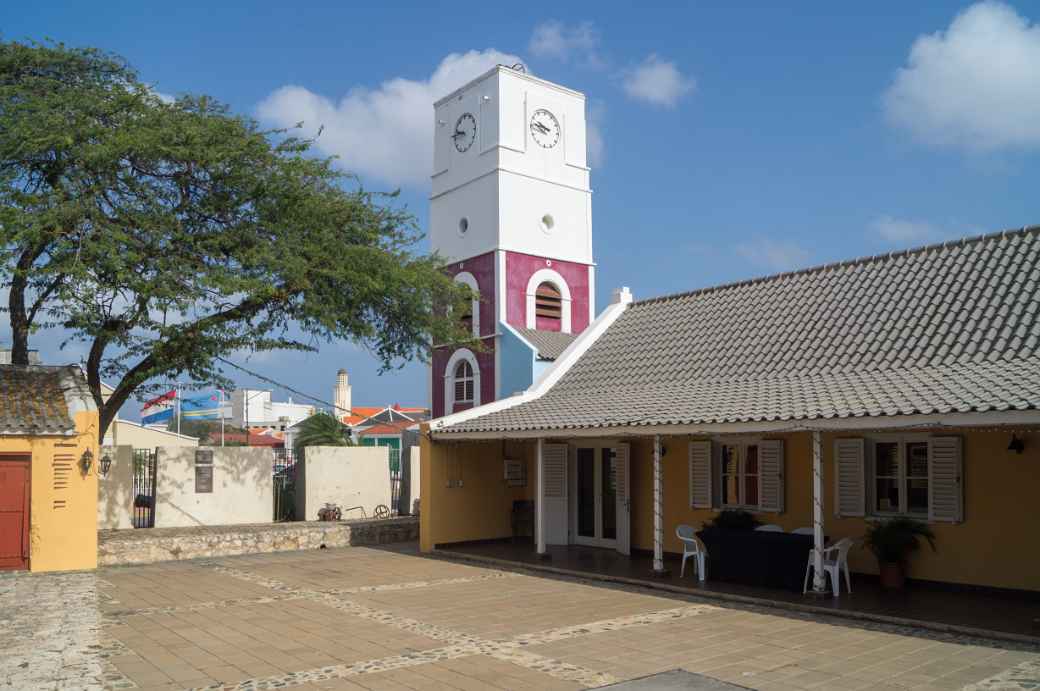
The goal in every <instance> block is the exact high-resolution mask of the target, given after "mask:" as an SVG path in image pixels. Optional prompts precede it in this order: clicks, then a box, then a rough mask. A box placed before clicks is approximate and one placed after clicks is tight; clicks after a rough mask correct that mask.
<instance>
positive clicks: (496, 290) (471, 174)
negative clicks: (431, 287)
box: [430, 65, 595, 417]
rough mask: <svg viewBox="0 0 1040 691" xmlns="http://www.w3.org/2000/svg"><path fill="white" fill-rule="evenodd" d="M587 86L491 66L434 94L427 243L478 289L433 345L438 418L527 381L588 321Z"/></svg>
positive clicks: (590, 275)
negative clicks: (454, 335)
mask: <svg viewBox="0 0 1040 691" xmlns="http://www.w3.org/2000/svg"><path fill="white" fill-rule="evenodd" d="M585 137H586V131H585V96H584V94H581V93H579V92H577V91H572V90H571V89H568V88H566V87H563V86H560V85H558V84H553V83H552V82H548V81H545V80H543V79H538V78H537V77H534V76H532V75H529V74H526V73H525V72H524V71H523V69H522V68H519V69H513V68H510V67H505V66H503V65H499V66H497V67H495V68H494V69H492V70H490V71H488V72H486V73H485V74H483V75H481V76H480V77H477V78H476V79H474V80H473V81H471V82H469V83H468V84H466V85H465V86H463V87H461V88H460V89H458V90H456V91H454V92H452V93H450V94H448V95H447V96H445V97H444V98H442V99H440V100H439V101H437V102H436V103H435V104H434V140H435V141H434V156H433V184H432V190H431V196H430V240H431V245H432V249H433V250H435V251H437V252H439V253H440V254H441V255H442V256H443V257H445V258H446V259H448V260H449V262H450V263H449V264H448V265H447V267H446V269H447V270H448V271H449V272H450V273H451V274H452V275H453V276H454V277H455V280H456V281H459V282H461V283H465V284H466V285H468V286H470V287H471V288H472V289H474V290H475V291H476V293H477V294H478V295H479V299H478V300H475V301H474V303H473V305H472V306H471V310H470V313H469V314H467V315H463V317H462V318H463V319H464V320H466V322H467V323H469V324H471V325H472V329H473V335H474V337H475V338H477V339H479V340H480V342H481V343H482V344H483V347H482V348H481V349H478V350H477V351H474V350H472V349H470V348H467V347H463V346H458V347H456V346H451V345H446V346H441V347H438V348H436V349H435V350H434V354H433V363H432V369H433V371H432V382H431V392H432V407H433V414H434V416H435V417H440V416H442V415H447V414H450V413H453V412H456V411H459V410H464V409H467V408H471V407H473V406H476V405H481V404H483V403H490V402H491V401H494V400H496V399H499V398H502V397H505V396H509V395H512V394H514V393H516V392H518V391H522V390H524V389H526V388H527V387H529V386H530V385H531V383H532V382H533V381H534V380H535V379H536V378H537V377H538V375H539V374H540V373H541V371H542V370H543V369H545V368H546V367H547V366H548V365H550V364H551V363H552V362H553V361H554V360H555V359H556V358H557V357H558V356H559V355H560V354H562V352H563V351H564V350H565V349H566V348H567V346H568V345H570V343H571V341H573V340H574V338H575V337H576V336H577V335H578V334H580V333H581V332H582V331H583V330H584V329H585V328H586V327H587V326H588V325H589V323H590V322H591V321H592V319H593V317H594V313H595V304H594V299H593V293H594V264H593V260H592V204H591V195H592V192H591V190H590V189H589V168H588V165H587V159H586V138H585Z"/></svg>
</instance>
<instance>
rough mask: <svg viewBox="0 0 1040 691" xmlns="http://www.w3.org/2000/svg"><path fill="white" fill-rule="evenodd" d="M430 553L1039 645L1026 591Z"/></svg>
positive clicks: (518, 554) (493, 546) (519, 550)
mask: <svg viewBox="0 0 1040 691" xmlns="http://www.w3.org/2000/svg"><path fill="white" fill-rule="evenodd" d="M437 553H438V554H440V555H443V556H449V557H451V558H458V559H463V560H467V561H475V562H479V563H484V564H488V565H494V566H498V567H502V568H521V569H529V570H534V571H538V572H543V573H547V574H557V575H566V576H572V577H580V578H588V579H592V580H597V581H603V582H608V583H624V584H627V585H635V586H644V587H648V588H654V589H660V590H666V591H670V592H674V593H677V594H681V595H693V596H697V597H704V598H706V599H712V600H718V601H720V602H732V603H738V604H742V605H751V606H766V607H771V608H779V609H785V610H790V611H794V612H803V613H813V614H829V615H837V616H843V617H848V618H851V619H854V620H860V621H870V622H880V623H885V624H891V625H895V626H915V627H922V628H927V629H931V630H936V631H942V632H948V633H950V634H953V635H965V636H981V637H986V638H999V639H1002V640H1012V641H1018V642H1022V643H1027V644H1033V645H1040V596H1037V595H1035V594H1029V593H1022V592H1018V593H1014V592H1003V591H996V590H979V589H965V588H956V587H944V586H941V585H939V584H928V583H919V582H912V583H910V584H908V585H907V587H906V589H905V590H902V591H898V592H892V591H887V590H884V589H882V588H881V587H880V585H879V583H878V580H877V578H876V577H873V576H870V575H865V574H854V575H853V581H852V593H851V594H846V593H844V592H843V593H842V595H841V597H838V598H834V597H829V596H827V597H818V596H814V595H812V594H808V595H802V594H801V593H797V592H791V591H788V590H783V589H778V588H759V587H754V586H746V585H741V584H737V583H727V582H722V581H717V580H711V579H709V580H707V581H704V582H701V581H699V580H698V579H697V576H696V575H695V574H692V573H691V570H690V569H689V564H687V571H686V575H685V577H681V576H680V574H679V570H680V568H679V567H680V558H679V557H678V555H675V554H668V553H666V554H665V555H664V558H663V561H664V572H663V573H657V574H655V573H654V559H653V554H652V553H651V552H647V551H643V550H637V551H635V552H633V553H632V554H630V555H624V554H620V553H618V552H617V551H615V550H612V549H605V548H597V547H588V546H584V545H549V546H547V547H546V553H545V555H544V556H543V555H539V554H538V553H537V551H536V550H535V545H534V543H533V542H532V541H530V540H524V539H501V540H489V541H479V542H467V543H457V544H452V545H445V546H443V547H441V548H439V549H438V550H437Z"/></svg>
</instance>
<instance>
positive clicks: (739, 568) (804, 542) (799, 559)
mask: <svg viewBox="0 0 1040 691" xmlns="http://www.w3.org/2000/svg"><path fill="white" fill-rule="evenodd" d="M697 537H699V538H700V539H701V542H703V543H704V547H705V549H707V550H708V578H710V579H711V580H719V581H727V582H730V583H742V584H744V585H753V586H760V587H766V588H784V589H787V590H796V591H801V589H802V583H803V582H804V578H805V565H806V562H807V560H808V558H809V550H811V549H812V546H813V538H812V535H795V534H793V533H779V532H769V531H764V530H726V529H722V528H705V529H704V530H701V531H700V532H698V533H697Z"/></svg>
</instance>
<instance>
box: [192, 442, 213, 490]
mask: <svg viewBox="0 0 1040 691" xmlns="http://www.w3.org/2000/svg"><path fill="white" fill-rule="evenodd" d="M212 493H213V449H196V450H195V494H212Z"/></svg>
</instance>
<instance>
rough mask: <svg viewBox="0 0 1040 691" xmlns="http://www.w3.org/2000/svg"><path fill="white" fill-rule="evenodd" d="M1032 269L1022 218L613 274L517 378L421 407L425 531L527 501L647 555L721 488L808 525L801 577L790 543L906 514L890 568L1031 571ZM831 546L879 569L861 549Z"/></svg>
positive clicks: (701, 513) (1031, 584) (546, 519)
mask: <svg viewBox="0 0 1040 691" xmlns="http://www.w3.org/2000/svg"><path fill="white" fill-rule="evenodd" d="M1038 276H1040V228H1027V229H1024V230H1021V231H1013V232H1006V233H999V234H994V235H987V236H981V237H977V238H970V239H966V240H962V241H959V242H952V243H945V244H943V245H935V246H930V247H925V248H921V249H917V250H911V251H907V252H901V253H896V254H891V255H886V256H880V257H869V258H864V259H859V260H854V261H849V262H843V263H839V264H832V265H828V266H823V267H819V268H814V269H808V270H805V271H799V272H794V273H787V274H781V275H778V276H773V277H768V278H763V279H757V280H752V281H745V282H742V283H737V284H732V285H727V286H720V287H716V288H708V289H703V290H698V291H693V292H690V293H683V294H679V295H670V296H664V297H661V298H655V299H651V300H645V301H641V302H633V301H632V299H631V296H630V295H628V294H627V290H622V291H619V292H618V293H616V295H615V300H614V302H613V304H611V305H610V306H609V307H608V308H607V309H606V310H605V311H604V313H603V314H602V315H601V316H600V317H599V318H598V319H597V320H596V321H595V322H593V324H592V325H590V327H589V329H587V330H586V331H585V332H584V333H583V334H581V336H579V338H578V340H577V341H576V342H575V344H574V345H573V346H572V347H571V348H569V349H568V351H567V352H565V353H564V355H563V356H562V357H561V358H559V359H558V360H557V362H556V363H554V366H553V367H552V368H551V369H549V370H548V371H547V372H546V373H545V374H543V375H542V377H541V379H540V380H539V381H538V382H536V383H535V384H534V385H533V386H532V387H531V388H530V389H528V390H527V391H525V392H523V393H522V394H519V395H517V396H513V397H511V398H507V399H504V400H501V401H497V402H494V403H491V404H488V405H485V406H481V407H479V408H475V409H473V410H468V411H464V412H461V413H457V414H454V415H450V416H447V417H444V418H440V419H438V420H434V421H433V422H432V423H430V424H429V425H428V427H427V428H426V430H425V433H424V435H423V437H424V438H423V447H422V470H421V478H422V492H421V494H422V502H423V506H422V519H421V520H422V523H421V543H422V548H423V549H424V550H431V549H434V548H436V547H439V546H445V545H451V544H453V543H460V542H469V541H482V540H495V539H501V538H507V537H510V536H511V535H513V533H514V529H515V528H514V525H513V523H512V517H513V515H514V510H515V508H516V507H517V506H520V505H519V504H517V502H525V501H526V502H533V504H534V508H535V530H534V533H535V535H534V544H533V545H532V549H534V550H536V551H538V552H546V551H547V549H548V548H549V547H551V546H553V545H584V546H589V547H599V548H602V549H603V550H608V551H612V552H620V553H622V554H629V553H631V552H638V551H644V550H645V551H646V552H647V553H649V554H651V555H653V565H654V569H655V570H663V568H664V557H665V556H666V554H667V553H678V552H681V551H682V544H681V543H680V541H679V539H678V538H677V537H676V528H677V527H678V526H679V525H683V524H686V525H692V526H694V528H695V529H698V530H699V529H701V528H703V526H704V525H705V524H706V523H708V522H709V521H711V520H712V519H714V518H715V517H716V516H718V515H719V513H720V512H721V511H723V510H727V509H734V510H742V511H746V512H749V513H750V514H751V515H752V516H753V517H754V518H755V519H757V520H758V521H759V522H761V523H764V524H767V525H769V526H773V528H774V530H776V531H778V532H783V533H784V538H783V539H784V540H788V541H790V542H791V543H792V544H794V543H797V544H799V545H801V544H804V545H805V551H798V552H797V554H798V555H799V556H798V559H799V560H800V561H799V562H798V563H797V564H796V566H795V567H794V573H793V574H789V575H792V577H793V579H794V580H795V584H796V586H797V587H798V588H799V589H800V588H801V585H802V575H803V570H806V571H807V570H808V569H806V555H808V558H809V559H810V560H812V561H811V563H812V565H813V566H822V565H823V563H822V562H823V553H822V550H823V548H824V547H825V543H826V544H835V543H836V542H837V541H838V540H840V539H841V538H843V537H850V538H854V539H856V540H859V539H861V538H862V537H863V536H864V534H865V533H866V532H867V531H868V530H869V529H870V528H871V527H872V526H876V525H878V524H880V523H881V522H883V521H886V520H888V519H892V518H909V519H913V520H916V521H919V522H921V523H924V524H925V525H927V526H928V527H930V528H931V530H932V531H933V532H934V534H935V537H936V549H935V551H934V552H933V551H932V550H931V549H930V548H928V546H927V545H925V546H924V548H923V549H921V550H920V551H919V552H917V553H916V554H915V555H914V556H913V557H912V559H911V560H910V562H909V564H910V566H909V576H910V577H912V578H914V579H917V580H920V581H926V582H942V583H945V584H959V585H967V586H984V587H989V588H999V589H1010V590H1016V591H1022V590H1024V591H1040V552H1038V551H1037V550H1036V549H1032V548H1031V547H1030V546H1031V545H1033V544H1035V542H1036V538H1035V536H1036V533H1037V531H1038V529H1040V519H1038V518H1037V514H1036V512H1035V511H1033V510H1032V509H1033V506H1034V503H1035V501H1036V492H1037V488H1040V410H1038V409H1040V319H1038V318H1037V316H1036V315H1037V314H1040V286H1038V284H1037V280H1038V278H1037V277H1038ZM795 531H797V532H795ZM799 534H801V535H799ZM799 550H801V548H800V547H799ZM710 552H711V549H709V553H710ZM848 559H849V565H850V567H851V569H852V571H853V572H857V573H859V574H866V576H861V577H867V578H869V577H870V575H872V574H876V573H878V564H877V561H876V560H875V558H874V556H873V555H872V554H871V552H869V551H868V550H866V549H862V548H859V547H856V548H854V549H853V550H852V551H851V552H850V553H849V556H848ZM718 566H719V564H718V559H716V564H715V567H718ZM712 569H713V566H712V559H711V554H709V559H708V568H707V571H708V578H709V579H711V578H712V577H713V570H712ZM814 570H815V571H820V569H819V568H816V569H814ZM714 574H715V575H718V569H717V568H716V571H715V572H714ZM810 583H811V584H812V587H814V588H816V589H818V590H823V589H824V588H825V587H826V586H827V585H828V584H827V583H825V582H824V579H823V578H822V574H821V577H820V578H819V579H817V578H815V577H814V578H813V579H812V580H811V581H810Z"/></svg>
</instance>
